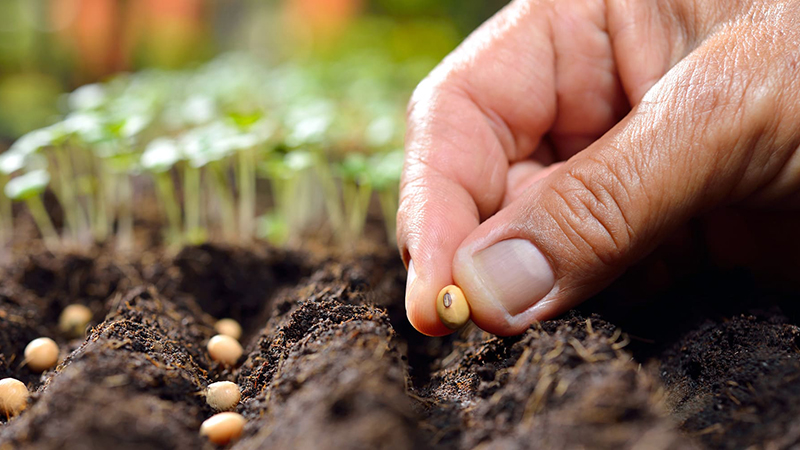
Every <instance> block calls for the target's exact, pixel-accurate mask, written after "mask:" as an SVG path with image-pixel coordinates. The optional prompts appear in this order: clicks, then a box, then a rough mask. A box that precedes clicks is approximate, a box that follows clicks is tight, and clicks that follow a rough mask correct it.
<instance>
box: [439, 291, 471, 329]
mask: <svg viewBox="0 0 800 450" xmlns="http://www.w3.org/2000/svg"><path fill="white" fill-rule="evenodd" d="M436 312H437V313H438V314H439V319H441V321H442V323H443V324H444V325H445V326H446V327H447V328H450V329H451V330H457V329H459V328H461V327H463V326H464V324H466V323H467V322H468V321H469V314H470V311H469V303H467V298H466V297H464V292H463V291H462V290H461V288H459V287H458V286H454V285H452V284H451V285H450V286H446V287H445V288H443V289H442V290H441V291H439V295H438V296H437V297H436Z"/></svg>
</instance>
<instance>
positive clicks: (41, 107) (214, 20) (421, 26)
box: [0, 0, 506, 149]
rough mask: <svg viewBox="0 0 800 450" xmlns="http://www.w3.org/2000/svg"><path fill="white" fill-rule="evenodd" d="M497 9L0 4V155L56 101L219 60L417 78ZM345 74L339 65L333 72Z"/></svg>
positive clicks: (473, 1)
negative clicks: (141, 73) (391, 70)
mask: <svg viewBox="0 0 800 450" xmlns="http://www.w3.org/2000/svg"><path fill="white" fill-rule="evenodd" d="M505 3H506V2H505V1H502V0H284V1H260V0H0V17H2V20H0V149H2V148H4V147H7V145H8V144H9V143H10V142H11V141H13V140H14V139H15V138H17V137H19V136H20V135H22V134H24V133H26V132H28V131H30V130H33V129H36V128H39V127H42V126H46V125H48V124H50V123H53V122H55V121H56V120H58V117H59V115H60V114H62V113H63V112H64V110H65V108H66V105H65V99H64V96H63V93H64V92H68V91H72V90H74V89H75V88H76V87H78V86H80V85H83V84H86V83H91V82H95V81H103V80H107V79H108V78H109V77H110V76H111V75H112V74H115V73H119V72H125V71H136V70H140V69H143V68H149V67H156V68H192V67H195V66H197V65H199V64H201V63H203V62H206V61H208V60H210V59H212V58H213V57H214V56H216V55H218V54H220V53H225V52H230V51H246V52H248V53H251V54H253V55H255V57H256V58H258V59H259V60H261V61H263V62H264V63H265V64H267V65H271V64H276V65H277V64H280V63H284V62H287V61H298V62H303V63H304V62H315V61H322V62H324V61H329V62H333V61H347V58H348V56H350V55H356V54H357V55H362V57H363V55H370V54H374V55H379V56H380V57H381V58H388V59H390V60H392V61H393V62H395V63H402V64H403V66H404V67H406V68H407V70H408V71H410V72H411V73H410V74H408V76H410V77H412V78H415V79H419V78H422V77H423V76H424V75H425V74H426V73H427V72H428V71H429V70H430V69H431V68H432V67H433V66H434V65H435V64H436V62H438V61H439V60H441V58H442V57H444V56H445V55H446V54H447V53H448V52H449V51H451V50H452V49H453V48H454V47H455V46H456V45H457V44H458V43H459V42H460V41H461V40H462V39H463V38H464V37H465V36H466V35H467V34H469V32H470V31H472V30H473V29H474V28H475V27H477V26H478V25H479V24H480V23H481V22H482V21H484V20H485V19H486V18H488V17H489V16H491V15H492V14H493V13H494V12H496V11H497V10H498V9H500V8H501V7H502V6H503V5H504V4H505ZM343 72H346V68H343Z"/></svg>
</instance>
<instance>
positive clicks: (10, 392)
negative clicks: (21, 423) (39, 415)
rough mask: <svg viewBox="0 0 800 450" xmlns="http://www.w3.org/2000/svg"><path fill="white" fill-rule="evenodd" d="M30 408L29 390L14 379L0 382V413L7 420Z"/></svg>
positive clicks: (5, 379) (4, 379)
mask: <svg viewBox="0 0 800 450" xmlns="http://www.w3.org/2000/svg"><path fill="white" fill-rule="evenodd" d="M26 406H28V388H27V387H26V386H25V384H24V383H23V382H21V381H19V380H16V379H14V378H3V379H2V380H0V413H2V414H4V415H5V416H6V417H7V418H8V417H11V416H16V415H17V414H19V413H21V412H22V410H24V409H25V407H26Z"/></svg>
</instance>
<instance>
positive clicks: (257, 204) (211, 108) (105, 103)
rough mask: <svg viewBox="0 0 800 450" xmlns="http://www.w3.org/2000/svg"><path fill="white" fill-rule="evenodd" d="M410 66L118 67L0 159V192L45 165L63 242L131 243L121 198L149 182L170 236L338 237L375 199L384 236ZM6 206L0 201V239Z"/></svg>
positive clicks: (374, 60)
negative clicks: (122, 70)
mask: <svg viewBox="0 0 800 450" xmlns="http://www.w3.org/2000/svg"><path fill="white" fill-rule="evenodd" d="M417 72H418V71H417V70H416V69H413V70H412V69H409V65H408V64H401V65H397V64H395V63H393V62H392V61H391V60H390V59H388V58H386V57H379V55H377V56H376V55H375V54H370V53H365V54H361V55H359V56H356V57H349V58H345V59H344V60H339V59H338V58H337V61H316V62H304V63H302V64H292V65H288V64H287V65H282V66H278V67H275V68H270V69H267V68H265V67H263V66H261V65H259V64H257V63H256V62H254V61H253V60H252V59H249V58H247V57H245V56H243V55H224V56H221V57H220V58H218V59H216V60H214V61H212V62H210V63H208V64H206V65H205V66H202V67H200V68H198V69H196V70H191V71H183V72H167V71H158V70H149V71H144V72H139V73H135V74H127V75H120V76H117V77H114V78H112V79H111V80H110V81H108V82H105V83H102V84H93V85H87V86H84V87H81V88H79V89H77V90H75V91H74V92H73V93H71V94H69V95H68V96H67V101H66V104H67V105H68V106H69V108H70V112H69V113H68V114H67V115H66V117H65V118H64V119H63V120H62V121H61V122H59V123H57V124H56V125H53V126H51V127H47V128H45V129H42V130H37V131H35V132H32V133H29V134H27V135H25V136H23V137H22V138H20V139H19V140H18V141H17V142H16V143H15V144H14V145H13V146H12V149H11V150H9V151H8V152H6V153H5V154H3V155H2V156H0V187H1V188H3V189H4V190H5V188H6V187H8V185H9V183H11V186H12V191H13V190H14V185H15V184H18V183H22V181H14V180H17V179H22V180H23V181H24V177H25V176H26V175H27V174H29V173H34V172H36V171H37V170H45V171H46V173H48V174H49V178H50V180H49V184H48V185H46V186H47V188H48V189H50V190H51V191H52V193H53V194H54V195H55V198H56V199H57V201H58V203H59V204H60V206H61V209H62V210H63V211H64V217H65V221H64V228H63V230H62V236H61V238H62V239H63V242H64V243H68V242H69V241H72V242H75V243H84V242H86V237H87V236H89V237H93V238H94V240H96V241H104V240H105V239H106V238H107V237H108V236H110V235H111V234H112V233H114V232H116V242H117V245H118V247H119V248H121V249H129V248H131V246H132V241H133V225H134V214H133V213H134V206H133V201H134V197H135V196H136V197H144V196H146V195H151V194H150V192H149V190H148V189H149V186H151V185H152V187H153V192H154V195H155V197H156V198H157V200H158V203H157V204H158V206H159V207H160V210H161V212H162V215H163V218H164V225H163V226H164V236H165V237H166V240H167V241H168V242H172V243H186V242H188V243H201V242H203V241H205V240H206V239H207V238H209V237H210V236H217V235H219V236H221V237H222V238H224V239H225V240H228V241H238V242H246V241H247V240H249V239H251V238H252V237H253V236H254V235H255V236H260V237H264V238H267V239H269V240H270V241H272V242H274V243H281V244H284V243H289V242H297V241H298V239H299V238H300V237H301V236H303V235H304V234H305V233H308V232H309V231H312V230H317V229H319V228H320V227H321V226H323V225H325V224H327V225H328V227H329V228H330V230H331V231H332V233H333V234H334V236H335V237H336V239H337V240H338V241H339V242H340V243H347V242H350V241H352V240H354V239H357V238H359V237H360V235H361V234H363V232H364V226H365V223H366V220H367V217H368V215H369V211H370V208H369V207H370V203H371V199H372V198H373V196H375V195H377V197H378V200H379V204H380V207H381V212H382V215H383V217H384V222H385V224H386V227H387V234H388V235H389V240H390V241H393V239H394V220H395V219H394V216H395V214H396V210H397V184H398V182H399V173H400V170H401V167H402V152H389V151H388V150H389V149H392V148H397V147H399V146H401V145H402V144H401V141H402V127H403V126H402V116H403V103H404V102H405V95H406V93H407V92H408V91H409V90H410V89H411V88H412V87H413V85H414V84H415V82H416V80H415V79H414V77H415V76H416V75H414V76H412V75H410V74H412V73H417ZM42 161H45V162H47V163H48V164H47V165H46V166H45V165H44V164H42ZM18 174H23V175H18ZM143 178H144V179H147V180H152V184H149V183H140V182H138V181H141V180H142V179H143ZM137 180H138V181H137ZM12 182H13V183H12ZM134 182H136V183H135V185H136V186H145V189H144V191H142V192H138V191H137V192H136V193H134V190H133V186H134ZM266 185H269V187H270V189H269V191H267V192H262V190H261V189H260V188H261V187H263V186H266ZM134 194H135V195H134ZM40 197H41V192H40V193H39V194H38V195H37V196H35V198H32V200H31V202H35V201H36V198H38V199H39V202H40V203H41V198H40ZM20 200H21V198H20ZM21 201H22V200H21ZM26 203H27V201H26ZM11 205H12V203H11V200H10V199H9V198H7V197H6V196H0V244H2V243H3V242H5V241H7V240H8V237H9V235H10V232H11V231H10V230H11V228H12V226H13V223H12V218H11V216H12V208H11ZM269 205H272V206H271V207H270V206H269ZM265 207H266V208H267V209H266V211H263V210H260V209H261V208H265ZM28 209H29V210H31V211H32V212H31V215H36V216H37V217H38V219H36V218H35V220H37V225H39V227H40V229H42V234H43V235H50V232H49V231H48V230H47V228H48V227H47V225H46V223H45V222H44V221H43V219H42V217H43V214H40V213H35V212H33V211H34V210H35V209H37V208H36V207H35V206H32V205H29V206H28ZM41 209H43V208H41ZM259 214H260V215H259ZM44 216H46V214H45V215H44ZM48 219H49V217H48ZM51 225H52V224H51ZM50 242H51V243H52V242H53V241H52V239H51V241H50Z"/></svg>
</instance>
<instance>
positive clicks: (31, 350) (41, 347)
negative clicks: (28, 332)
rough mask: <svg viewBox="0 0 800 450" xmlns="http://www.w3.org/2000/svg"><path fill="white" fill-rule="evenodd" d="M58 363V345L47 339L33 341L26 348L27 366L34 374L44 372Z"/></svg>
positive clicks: (41, 338)
mask: <svg viewBox="0 0 800 450" xmlns="http://www.w3.org/2000/svg"><path fill="white" fill-rule="evenodd" d="M57 363H58V344H56V343H55V341H54V340H52V339H50V338H47V337H40V338H37V339H34V340H32V341H31V342H30V343H29V344H28V346H27V347H25V364H26V365H27V366H28V368H29V369H31V370H32V371H34V372H44V371H45V370H47V369H50V368H51V367H54V366H55V365H56V364H57Z"/></svg>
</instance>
